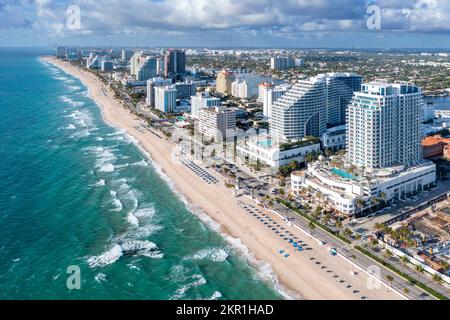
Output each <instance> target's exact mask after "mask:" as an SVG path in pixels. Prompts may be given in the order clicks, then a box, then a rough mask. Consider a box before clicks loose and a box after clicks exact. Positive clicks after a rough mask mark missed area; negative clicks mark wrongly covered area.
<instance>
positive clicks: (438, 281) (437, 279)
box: [433, 274, 442, 284]
mask: <svg viewBox="0 0 450 320" xmlns="http://www.w3.org/2000/svg"><path fill="white" fill-rule="evenodd" d="M433 281H436V282H437V283H439V284H441V283H442V277H441V276H440V275H438V274H433Z"/></svg>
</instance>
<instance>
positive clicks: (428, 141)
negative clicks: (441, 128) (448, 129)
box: [422, 134, 450, 147]
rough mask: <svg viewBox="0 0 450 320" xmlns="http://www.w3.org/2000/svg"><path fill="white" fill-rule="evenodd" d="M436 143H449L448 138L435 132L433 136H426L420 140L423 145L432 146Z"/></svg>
mask: <svg viewBox="0 0 450 320" xmlns="http://www.w3.org/2000/svg"><path fill="white" fill-rule="evenodd" d="M438 144H446V145H450V138H444V137H442V136H441V135H439V134H437V135H434V136H428V137H426V138H424V139H423V140H422V146H423V147H432V146H435V145H438Z"/></svg>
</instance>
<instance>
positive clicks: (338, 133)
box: [321, 125, 347, 151]
mask: <svg viewBox="0 0 450 320" xmlns="http://www.w3.org/2000/svg"><path fill="white" fill-rule="evenodd" d="M346 130H347V126H346V125H342V126H337V127H333V128H330V129H328V130H327V131H325V133H324V134H323V135H322V138H321V140H322V144H323V148H324V149H330V150H333V151H337V150H341V149H344V148H345V136H346Z"/></svg>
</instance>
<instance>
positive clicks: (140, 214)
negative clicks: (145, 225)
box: [134, 207, 156, 219]
mask: <svg viewBox="0 0 450 320" xmlns="http://www.w3.org/2000/svg"><path fill="white" fill-rule="evenodd" d="M155 212H156V211H155V208H154V207H149V208H140V209H137V210H136V212H135V213H134V215H135V216H136V217H137V218H138V219H150V218H153V217H154V216H155Z"/></svg>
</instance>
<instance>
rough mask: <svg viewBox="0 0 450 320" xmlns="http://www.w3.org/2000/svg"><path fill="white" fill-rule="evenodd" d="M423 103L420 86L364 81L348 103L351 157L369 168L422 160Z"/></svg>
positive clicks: (352, 160) (409, 164)
mask: <svg viewBox="0 0 450 320" xmlns="http://www.w3.org/2000/svg"><path fill="white" fill-rule="evenodd" d="M421 106H422V94H421V91H420V89H419V88H418V87H417V86H414V85H411V84H407V83H394V84H391V83H387V82H385V81H377V82H371V83H366V84H363V85H362V86H361V92H356V93H355V95H354V97H353V100H352V102H351V103H350V105H349V107H348V117H347V125H348V131H347V141H348V144H347V151H348V154H347V158H348V160H349V161H350V162H351V163H353V164H355V165H357V166H360V167H366V168H368V169H377V168H385V167H389V166H392V165H396V164H402V165H405V166H411V165H413V164H415V163H418V162H420V160H421V159H422V148H421V145H420V140H421V130H420V123H421Z"/></svg>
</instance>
